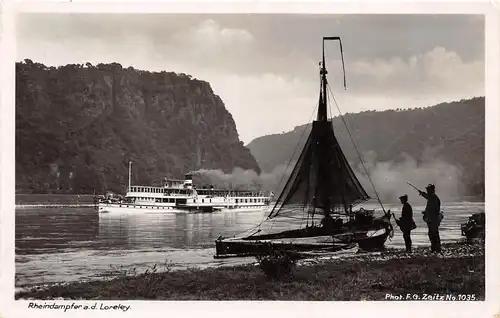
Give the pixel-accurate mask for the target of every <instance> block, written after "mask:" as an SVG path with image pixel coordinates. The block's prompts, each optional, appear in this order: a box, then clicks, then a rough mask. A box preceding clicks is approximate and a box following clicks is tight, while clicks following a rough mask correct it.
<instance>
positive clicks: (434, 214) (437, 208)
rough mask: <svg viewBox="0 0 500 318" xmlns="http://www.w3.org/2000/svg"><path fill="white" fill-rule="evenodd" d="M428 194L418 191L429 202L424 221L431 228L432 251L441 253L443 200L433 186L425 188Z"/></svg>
mask: <svg viewBox="0 0 500 318" xmlns="http://www.w3.org/2000/svg"><path fill="white" fill-rule="evenodd" d="M425 189H426V191H427V193H426V192H423V191H420V190H418V192H419V194H420V195H421V196H423V197H424V198H425V199H426V200H427V205H426V207H425V211H424V212H423V214H424V221H425V223H427V227H428V228H429V240H430V241H431V251H432V252H436V253H440V252H441V239H440V237H439V225H440V224H441V220H442V219H443V216H442V214H441V200H439V197H438V196H437V195H436V187H435V186H434V185H433V184H429V185H428V186H427V187H425Z"/></svg>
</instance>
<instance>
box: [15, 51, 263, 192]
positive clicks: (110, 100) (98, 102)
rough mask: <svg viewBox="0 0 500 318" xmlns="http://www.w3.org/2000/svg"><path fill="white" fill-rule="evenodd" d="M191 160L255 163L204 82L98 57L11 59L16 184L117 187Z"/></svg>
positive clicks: (208, 165) (192, 166) (150, 179)
mask: <svg viewBox="0 0 500 318" xmlns="http://www.w3.org/2000/svg"><path fill="white" fill-rule="evenodd" d="M129 160H132V162H133V183H134V184H158V183H159V182H160V181H161V180H162V179H163V178H164V177H171V178H181V177H182V176H183V174H184V173H186V172H188V171H191V170H196V169H221V170H222V171H225V172H230V171H232V170H233V168H235V167H240V168H242V169H252V170H254V171H257V172H260V169H259V166H258V164H257V163H256V161H255V159H254V158H253V156H252V155H251V153H250V151H249V150H248V149H247V148H245V147H244V145H243V143H242V142H241V141H239V138H238V133H237V130H236V126H235V123H234V120H233V118H232V116H231V114H230V113H229V112H228V111H227V109H226V108H225V106H224V103H223V102H222V100H221V99H220V97H219V96H217V95H215V94H214V92H213V91H212V89H211V87H210V84H209V83H207V82H204V81H201V80H197V79H193V78H191V76H189V75H185V74H175V73H172V72H158V73H152V72H147V71H141V70H136V69H134V68H131V67H129V68H126V69H125V68H122V66H121V65H119V64H116V63H113V64H107V65H105V64H98V65H97V66H93V65H91V64H89V63H87V64H86V65H78V64H77V65H66V66H62V67H57V68H56V67H48V66H45V65H43V64H39V63H34V62H32V61H30V60H25V61H24V62H22V63H17V64H16V188H17V190H18V191H20V192H22V191H31V192H47V191H49V192H50V191H52V192H54V191H55V192H65V191H66V192H74V193H92V192H93V191H94V189H95V190H96V191H97V192H102V191H105V190H111V191H119V192H123V190H124V189H125V187H126V185H127V183H128V173H127V167H128V162H129Z"/></svg>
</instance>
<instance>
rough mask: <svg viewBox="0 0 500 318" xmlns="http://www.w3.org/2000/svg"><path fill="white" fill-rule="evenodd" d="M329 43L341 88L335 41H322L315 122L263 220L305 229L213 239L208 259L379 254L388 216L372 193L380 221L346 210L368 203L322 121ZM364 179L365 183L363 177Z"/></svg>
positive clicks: (366, 212)
mask: <svg viewBox="0 0 500 318" xmlns="http://www.w3.org/2000/svg"><path fill="white" fill-rule="evenodd" d="M329 40H332V41H338V42H339V45H340V53H341V58H342V66H343V70H344V88H345V87H346V80H345V67H344V58H343V52H342V42H341V39H340V37H324V38H323V60H322V62H320V80H321V88H320V95H319V103H318V111H317V118H316V120H314V121H313V122H312V129H311V131H310V133H309V136H308V138H307V140H306V142H305V144H304V147H303V148H302V152H301V153H300V155H299V157H298V160H297V162H296V164H295V166H294V168H293V170H292V172H291V174H290V176H289V178H288V180H287V182H286V183H285V185H284V187H283V189H282V191H281V194H280V195H279V197H278V198H277V200H276V202H275V203H274V205H273V208H272V210H271V211H270V213H269V215H268V216H267V219H266V220H265V221H270V222H273V221H275V220H276V219H279V218H286V217H289V218H295V219H301V220H302V221H303V222H302V223H301V224H303V223H305V226H301V227H300V228H298V229H290V230H285V231H281V232H278V233H268V234H261V229H260V228H259V229H257V230H255V231H253V232H252V233H251V234H249V235H247V236H243V237H232V238H224V237H219V238H218V239H217V240H216V242H215V243H216V255H215V256H214V257H216V258H222V257H233V256H236V257H238V256H256V255H262V254H266V253H269V252H270V250H276V249H278V250H284V251H288V252H294V253H296V252H298V253H306V254H311V255H318V254H322V253H324V252H337V251H341V250H351V249H354V248H360V249H364V250H372V249H379V248H383V246H384V244H385V242H386V240H387V238H388V237H389V236H390V235H392V234H393V227H392V224H391V221H390V219H391V212H390V210H388V211H385V209H384V207H383V205H382V202H381V201H380V198H379V197H378V194H377V192H376V190H375V187H373V189H374V191H375V193H376V196H377V198H378V201H379V203H380V205H381V206H382V210H383V212H384V213H383V216H382V217H378V218H376V217H374V212H375V210H365V209H363V208H360V209H358V210H357V211H353V210H352V208H353V207H354V206H357V205H358V204H360V203H363V202H366V201H368V200H370V199H371V198H370V196H369V195H368V194H367V192H366V191H365V189H364V188H363V186H362V185H361V183H360V182H359V180H358V179H357V177H356V175H355V174H354V172H353V170H352V169H351V167H350V165H349V163H348V161H347V159H346V157H345V156H344V153H343V151H342V149H341V147H340V145H339V143H338V141H337V138H336V137H335V133H334V130H333V125H332V120H331V119H328V117H327V109H328V107H327V100H328V98H327V97H328V95H327V88H328V82H327V70H326V63H325V41H329ZM346 128H347V125H346ZM351 139H352V137H351ZM353 143H354V142H353ZM356 149H357V148H356ZM358 155H359V152H358ZM359 156H360V159H361V162H362V163H363V161H362V158H361V155H359ZM363 166H364V163H363ZM365 170H366V168H365ZM366 172H367V171H366ZM367 175H368V173H367ZM368 179H369V180H370V183H371V179H370V177H369V175H368ZM372 186H373V183H372ZM318 216H320V217H322V220H321V222H315V217H318ZM304 221H305V222H304ZM258 227H260V225H259V226H258Z"/></svg>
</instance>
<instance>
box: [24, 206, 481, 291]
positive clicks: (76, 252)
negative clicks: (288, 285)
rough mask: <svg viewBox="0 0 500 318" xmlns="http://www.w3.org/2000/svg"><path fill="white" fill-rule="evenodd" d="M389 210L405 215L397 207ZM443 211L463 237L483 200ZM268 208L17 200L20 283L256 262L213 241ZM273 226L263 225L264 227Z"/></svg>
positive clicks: (423, 241) (398, 242)
mask: <svg viewBox="0 0 500 318" xmlns="http://www.w3.org/2000/svg"><path fill="white" fill-rule="evenodd" d="M422 203H423V202H422ZM366 207H367V208H370V207H369V206H366ZM386 208H391V209H392V211H393V212H394V213H395V214H396V216H397V217H399V216H400V211H401V210H400V206H399V205H392V206H391V205H388V206H386ZM423 208H424V207H423V206H418V205H414V206H413V209H414V218H415V222H416V223H417V229H416V230H414V231H413V232H412V240H413V243H414V245H428V244H429V243H428V237H427V228H426V226H425V224H424V223H423V221H422V217H421V213H420V212H421V211H423ZM442 210H443V212H444V214H445V218H444V220H443V222H442V224H441V240H442V241H450V240H456V239H460V238H461V235H460V234H461V233H460V224H461V223H463V222H466V221H467V218H468V217H469V216H470V215H471V214H473V213H477V212H484V202H457V203H447V204H443V206H442ZM267 213H268V212H267V210H263V211H252V212H250V211H222V212H217V213H193V214H186V213H176V214H175V213H165V214H143V215H120V214H119V215H111V214H103V215H98V213H97V212H96V210H95V209H93V208H89V207H40V206H30V205H23V206H20V205H18V207H17V208H16V235H15V237H16V238H15V252H16V258H15V259H16V286H18V287H19V286H25V285H32V284H33V285H34V284H46V283H55V282H69V281H77V280H86V279H99V278H102V277H105V276H109V275H111V274H113V273H114V272H116V270H118V269H121V270H132V269H135V270H136V271H137V272H143V271H144V270H146V269H147V268H149V267H151V266H152V265H153V264H162V263H164V262H166V261H167V262H168V263H170V265H169V266H170V267H171V268H173V269H182V268H186V267H199V268H203V267H209V266H221V265H235V264H243V263H248V262H252V261H255V259H254V258H243V259H222V260H220V259H217V260H216V259H214V258H213V255H214V254H215V243H214V241H215V240H216V239H217V237H219V235H223V236H226V237H227V236H232V235H235V234H238V233H240V232H242V231H245V230H247V229H249V228H252V227H254V226H256V225H257V224H259V223H260V222H261V221H262V220H263V219H264V218H265V217H266V216H267ZM393 223H394V222H393ZM267 224H268V223H267V222H266V223H264V225H263V226H264V228H265V227H266V226H267ZM273 226H274V227H275V229H279V228H281V227H286V224H283V223H281V224H280V223H279V222H278V223H276V224H274V225H273ZM386 246H387V247H395V248H403V247H404V241H403V238H402V235H401V232H400V231H399V229H397V228H396V229H395V235H394V237H393V238H392V239H391V240H388V241H387V243H386Z"/></svg>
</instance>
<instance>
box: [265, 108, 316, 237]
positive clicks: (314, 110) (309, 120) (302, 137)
mask: <svg viewBox="0 0 500 318" xmlns="http://www.w3.org/2000/svg"><path fill="white" fill-rule="evenodd" d="M318 106H319V100H318V102H317V103H316V106H314V108H313V111H312V113H311V116H309V119H308V121H307V122H308V123H309V122H311V120H312V118H313V117H314V113H315V112H316V108H318ZM307 126H308V125H305V127H304V129H303V130H302V134H301V136H300V139H299V141H298V142H297V145H296V146H295V149H294V150H293V153H292V156H291V157H290V160H289V161H288V164H287V166H286V168H285V171H284V172H283V175H282V176H281V178H280V181H279V183H278V186H279V185H280V184H281V182H282V181H283V178H284V177H285V174H286V171H287V170H288V167H289V166H290V164H291V163H292V159H293V158H294V156H295V153H296V152H297V149H299V145H300V144H301V142H302V140H303V139H304V136H305V134H306V131H307ZM268 218H269V216H268ZM264 221H265V220H263V221H262V222H260V224H259V225H258V226H260V225H261V224H262V223H263V222H264ZM275 221H276V219H273V222H272V223H271V228H270V229H269V231H271V230H272V229H273V227H274V222H275Z"/></svg>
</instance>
